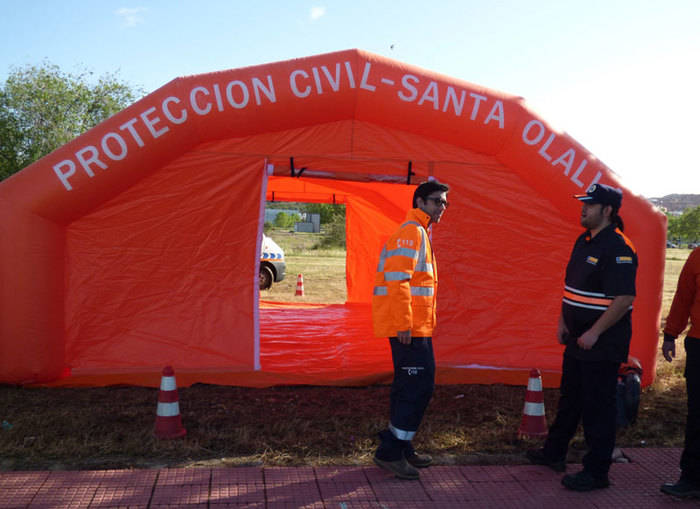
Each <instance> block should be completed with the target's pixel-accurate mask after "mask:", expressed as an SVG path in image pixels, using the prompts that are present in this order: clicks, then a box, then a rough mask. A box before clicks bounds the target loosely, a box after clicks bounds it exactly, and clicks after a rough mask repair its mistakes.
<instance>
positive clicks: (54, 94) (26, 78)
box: [0, 62, 141, 179]
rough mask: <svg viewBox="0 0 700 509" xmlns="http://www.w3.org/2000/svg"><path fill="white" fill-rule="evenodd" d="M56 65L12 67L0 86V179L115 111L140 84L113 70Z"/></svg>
mask: <svg viewBox="0 0 700 509" xmlns="http://www.w3.org/2000/svg"><path fill="white" fill-rule="evenodd" d="M92 74H93V73H92V72H89V71H84V72H82V73H81V74H77V75H76V74H69V73H64V72H63V71H61V70H60V68H59V67H58V66H56V65H53V64H51V63H49V62H44V63H43V64H42V65H41V66H38V67H37V66H33V65H27V66H25V67H21V68H15V69H13V70H12V72H11V73H10V75H9V77H8V78H7V80H6V81H5V84H4V85H3V86H2V87H0V179H5V178H7V177H9V176H10V175H12V174H13V173H16V172H17V171H19V170H21V169H22V168H24V167H25V166H28V165H29V164H31V163H33V162H34V161H36V160H37V159H40V158H41V157H43V156H45V155H46V154H48V153H49V152H52V151H53V150H55V149H57V148H58V147H60V146H62V145H64V144H66V143H68V142H69V141H71V140H72V139H73V138H75V137H76V136H78V135H80V134H82V133H84V132H85V131H87V130H88V129H90V128H92V127H94V126H95V125H97V124H99V123H100V122H102V121H103V120H106V119H107V118H109V117H110V116H112V115H114V114H115V113H117V112H119V111H121V110H122V109H124V108H125V107H127V106H128V105H129V104H131V103H132V102H133V101H134V100H135V99H136V96H137V94H139V95H141V91H140V90H135V89H133V88H131V87H130V86H129V85H128V84H126V83H124V82H122V81H120V80H119V79H118V78H117V77H116V75H114V74H105V75H103V76H101V77H99V78H97V81H96V83H94V82H93V83H91V82H90V80H91V78H92Z"/></svg>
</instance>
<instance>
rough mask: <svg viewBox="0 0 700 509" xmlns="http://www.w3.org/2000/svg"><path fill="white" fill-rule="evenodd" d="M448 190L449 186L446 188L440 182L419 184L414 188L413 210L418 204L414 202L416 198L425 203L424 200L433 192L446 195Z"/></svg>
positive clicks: (432, 181) (430, 181)
mask: <svg viewBox="0 0 700 509" xmlns="http://www.w3.org/2000/svg"><path fill="white" fill-rule="evenodd" d="M449 190H450V186H448V185H447V184H443V183H442V182H438V181H437V180H429V181H428V182H421V184H420V185H419V186H418V187H416V190H415V191H414V192H413V208H416V207H417V206H418V202H417V201H416V200H417V199H418V198H420V199H422V200H423V201H425V199H426V198H427V197H428V196H430V195H431V194H433V193H434V192H435V191H440V192H441V193H447V192H449Z"/></svg>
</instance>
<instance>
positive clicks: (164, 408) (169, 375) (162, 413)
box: [153, 366, 187, 439]
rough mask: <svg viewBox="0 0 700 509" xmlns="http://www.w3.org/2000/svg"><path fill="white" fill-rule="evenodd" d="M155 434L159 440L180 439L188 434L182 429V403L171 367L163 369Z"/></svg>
mask: <svg viewBox="0 0 700 509" xmlns="http://www.w3.org/2000/svg"><path fill="white" fill-rule="evenodd" d="M153 433H154V434H155V435H156V437H158V438H166V439H170V438H180V437H183V436H185V434H187V430H185V428H183V427H182V419H181V418H180V403H179V402H178V397H177V383H176V382H175V372H174V371H173V368H172V367H171V366H165V368H163V376H162V378H161V379H160V392H159V393H158V410H157V411H156V426H155V429H154V431H153Z"/></svg>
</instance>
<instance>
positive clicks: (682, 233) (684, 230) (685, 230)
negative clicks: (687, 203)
mask: <svg viewBox="0 0 700 509" xmlns="http://www.w3.org/2000/svg"><path fill="white" fill-rule="evenodd" d="M668 237H669V238H672V239H685V240H688V241H697V240H698V239H700V206H698V207H695V208H692V209H686V210H684V211H683V214H681V215H680V216H668Z"/></svg>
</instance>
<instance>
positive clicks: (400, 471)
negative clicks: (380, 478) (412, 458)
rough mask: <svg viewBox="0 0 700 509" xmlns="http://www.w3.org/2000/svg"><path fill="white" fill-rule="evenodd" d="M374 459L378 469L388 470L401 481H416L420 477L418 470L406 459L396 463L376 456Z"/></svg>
mask: <svg viewBox="0 0 700 509" xmlns="http://www.w3.org/2000/svg"><path fill="white" fill-rule="evenodd" d="M372 459H373V460H374V463H375V464H376V465H377V466H378V467H381V468H383V469H384V470H388V471H389V472H391V473H393V474H394V475H395V476H396V477H398V478H399V479H408V480H411V481H414V480H416V479H418V478H419V477H420V474H419V473H418V470H416V469H415V468H413V467H412V466H411V465H409V464H408V462H407V461H406V458H403V457H402V458H401V459H400V460H396V461H384V460H380V459H379V458H377V457H376V456H374V457H373V458H372Z"/></svg>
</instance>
